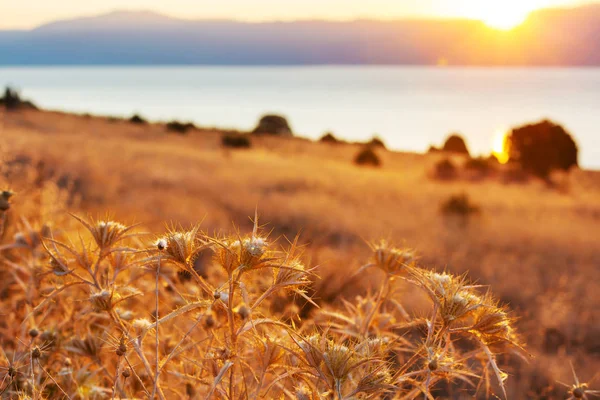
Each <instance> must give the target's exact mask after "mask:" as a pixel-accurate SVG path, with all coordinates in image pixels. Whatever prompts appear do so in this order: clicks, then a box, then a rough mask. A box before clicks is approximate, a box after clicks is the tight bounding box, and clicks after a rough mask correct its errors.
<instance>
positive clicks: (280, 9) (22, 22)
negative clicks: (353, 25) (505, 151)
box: [0, 0, 597, 29]
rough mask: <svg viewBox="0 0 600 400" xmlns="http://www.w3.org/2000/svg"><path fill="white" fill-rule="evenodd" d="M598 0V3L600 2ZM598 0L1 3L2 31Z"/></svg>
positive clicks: (521, 10) (481, 15)
mask: <svg viewBox="0 0 600 400" xmlns="http://www.w3.org/2000/svg"><path fill="white" fill-rule="evenodd" d="M596 1H597V0H596ZM592 2H594V1H593V0H0V29H7V28H9V29H21V28H32V27H35V26H38V25H40V24H43V23H45V22H49V21H54V20H57V19H67V18H73V17H78V16H83V15H96V14H101V13H106V12H110V11H114V10H123V9H127V10H140V9H144V10H153V11H157V12H160V13H164V14H168V15H171V16H175V17H181V18H189V19H205V18H227V19H231V18H232V19H239V20H251V21H261V20H274V19H276V20H291V19H307V18H319V19H354V18H361V17H368V18H401V17H422V16H426V17H468V18H475V19H483V20H486V19H488V20H493V19H499V20H498V22H499V23H502V21H505V22H508V21H510V20H516V19H519V18H521V17H523V16H524V15H526V14H527V12H529V11H531V10H533V9H536V8H541V7H550V6H576V5H579V4H585V3H592Z"/></svg>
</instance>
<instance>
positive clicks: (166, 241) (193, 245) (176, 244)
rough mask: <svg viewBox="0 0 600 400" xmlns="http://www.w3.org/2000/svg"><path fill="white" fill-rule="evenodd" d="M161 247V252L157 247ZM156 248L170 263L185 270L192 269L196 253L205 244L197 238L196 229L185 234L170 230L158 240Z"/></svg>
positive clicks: (203, 247)
mask: <svg viewBox="0 0 600 400" xmlns="http://www.w3.org/2000/svg"><path fill="white" fill-rule="evenodd" d="M161 245H164V249H163V250H161V249H160V247H159V246H161ZM156 246H157V248H159V250H161V251H164V252H165V255H166V256H167V257H168V258H169V259H170V260H171V261H173V262H175V263H177V264H179V265H182V266H184V267H186V268H192V267H193V264H194V263H193V262H194V260H195V258H196V256H197V255H198V253H199V252H200V251H202V250H203V249H205V248H206V245H205V243H202V242H201V241H200V239H199V238H198V227H194V228H193V229H191V230H189V231H185V232H182V231H175V230H171V231H169V232H168V233H167V235H166V236H165V237H163V238H161V239H159V240H158V242H157V243H156Z"/></svg>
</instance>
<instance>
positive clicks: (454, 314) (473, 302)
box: [440, 290, 482, 324]
mask: <svg viewBox="0 0 600 400" xmlns="http://www.w3.org/2000/svg"><path fill="white" fill-rule="evenodd" d="M441 304H442V306H441V308H440V314H441V316H442V319H443V320H444V322H446V323H447V324H450V323H452V322H454V321H456V320H458V319H461V318H463V317H466V316H467V315H471V314H472V312H473V311H475V310H476V309H477V308H479V307H480V306H481V305H482V300H481V299H480V298H479V296H477V295H475V294H473V293H471V292H469V291H467V290H461V291H458V292H456V293H447V295H446V296H444V297H443V298H442V301H441Z"/></svg>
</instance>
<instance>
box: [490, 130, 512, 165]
mask: <svg viewBox="0 0 600 400" xmlns="http://www.w3.org/2000/svg"><path fill="white" fill-rule="evenodd" d="M508 133H509V132H508V131H507V130H506V129H502V130H499V131H497V132H496V135H494V142H493V144H492V154H493V155H494V156H495V157H496V159H498V162H499V163H500V164H506V163H507V162H508V160H509V159H510V156H509V155H508V149H507V143H506V139H507V136H508Z"/></svg>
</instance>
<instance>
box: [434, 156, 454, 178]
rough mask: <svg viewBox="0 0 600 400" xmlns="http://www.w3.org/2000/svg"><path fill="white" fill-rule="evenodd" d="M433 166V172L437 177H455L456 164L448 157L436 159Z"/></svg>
mask: <svg viewBox="0 0 600 400" xmlns="http://www.w3.org/2000/svg"><path fill="white" fill-rule="evenodd" d="M434 168H435V169H434V174H435V177H436V178H437V179H453V178H455V177H456V173H457V171H456V166H455V165H454V163H453V162H452V161H451V160H450V159H448V158H444V159H442V160H440V161H438V162H437V163H436V164H435V167H434Z"/></svg>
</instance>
